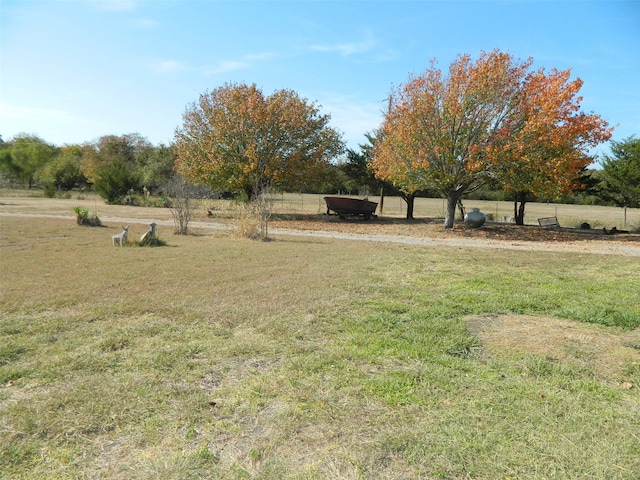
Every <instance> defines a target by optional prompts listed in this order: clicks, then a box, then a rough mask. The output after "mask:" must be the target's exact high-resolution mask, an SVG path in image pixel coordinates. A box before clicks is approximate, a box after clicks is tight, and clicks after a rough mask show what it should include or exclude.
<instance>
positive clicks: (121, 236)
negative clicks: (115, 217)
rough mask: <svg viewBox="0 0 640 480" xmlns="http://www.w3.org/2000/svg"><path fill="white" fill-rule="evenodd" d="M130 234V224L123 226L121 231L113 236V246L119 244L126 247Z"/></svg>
mask: <svg viewBox="0 0 640 480" xmlns="http://www.w3.org/2000/svg"><path fill="white" fill-rule="evenodd" d="M128 234H129V225H127V226H126V227H122V232H121V233H118V234H116V235H114V236H113V237H111V240H112V241H113V246H114V247H115V246H116V244H118V245H120V246H121V247H124V244H125V243H127V235H128Z"/></svg>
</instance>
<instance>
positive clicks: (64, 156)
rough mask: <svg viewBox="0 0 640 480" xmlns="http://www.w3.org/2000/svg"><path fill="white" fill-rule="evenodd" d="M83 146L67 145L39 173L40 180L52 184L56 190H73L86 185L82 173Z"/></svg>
mask: <svg viewBox="0 0 640 480" xmlns="http://www.w3.org/2000/svg"><path fill="white" fill-rule="evenodd" d="M81 167H82V147H81V146H80V145H65V146H63V147H60V148H59V149H58V151H57V153H56V155H55V156H54V157H53V159H52V160H51V161H50V162H49V163H47V164H46V165H45V166H44V168H42V169H41V170H40V171H39V173H38V181H40V182H42V183H44V184H46V185H51V186H53V187H54V189H55V190H73V189H74V188H81V187H83V186H85V185H86V183H87V179H86V177H85V176H84V175H83V174H82V168H81Z"/></svg>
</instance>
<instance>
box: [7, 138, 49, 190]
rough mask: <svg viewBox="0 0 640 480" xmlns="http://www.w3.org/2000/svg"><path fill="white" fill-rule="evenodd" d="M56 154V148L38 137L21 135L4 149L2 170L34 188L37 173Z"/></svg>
mask: <svg viewBox="0 0 640 480" xmlns="http://www.w3.org/2000/svg"><path fill="white" fill-rule="evenodd" d="M54 154H55V147H54V146H53V145H51V144H49V143H47V142H45V141H44V140H43V139H41V138H40V137H38V136H37V135H28V134H20V135H17V136H16V137H14V138H13V139H12V140H10V141H9V142H8V147H7V148H4V149H2V153H1V154H0V162H1V164H2V167H1V168H2V170H3V171H5V172H6V173H9V174H10V175H13V176H15V177H16V178H17V179H18V180H20V181H21V182H23V183H25V184H28V186H29V188H32V187H33V183H34V180H35V176H36V172H37V171H38V170H39V169H41V168H43V167H44V166H45V165H46V164H47V163H48V162H49V161H50V160H51V159H52V158H53V156H54Z"/></svg>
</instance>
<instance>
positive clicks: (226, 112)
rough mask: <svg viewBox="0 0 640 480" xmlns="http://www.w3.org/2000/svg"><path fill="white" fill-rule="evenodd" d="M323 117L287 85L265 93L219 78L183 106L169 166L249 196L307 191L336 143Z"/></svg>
mask: <svg viewBox="0 0 640 480" xmlns="http://www.w3.org/2000/svg"><path fill="white" fill-rule="evenodd" d="M329 120H330V117H329V115H322V114H320V111H319V108H318V107H317V106H316V105H315V104H314V103H310V102H308V101H307V100H306V99H303V98H300V97H299V96H298V94H297V93H295V92H294V91H292V90H278V91H276V92H274V93H273V94H272V95H269V96H265V95H264V94H263V93H262V91H261V90H260V89H258V87H256V85H255V84H254V85H244V84H226V85H224V86H222V87H219V88H217V89H215V90H213V91H211V92H207V93H205V94H203V95H201V96H200V99H199V100H198V102H194V103H193V104H191V105H190V106H189V107H188V108H187V111H186V113H185V114H184V115H183V125H182V128H180V129H178V130H177V131H176V134H175V145H176V155H177V157H176V171H177V172H178V173H180V174H181V175H183V176H184V177H185V178H186V179H187V180H189V181H192V182H194V183H199V184H202V185H207V186H209V187H211V188H212V189H217V190H222V191H227V192H233V193H240V192H244V193H245V194H246V196H247V198H248V199H249V200H253V199H256V198H258V197H259V196H260V194H261V192H262V191H263V190H268V189H270V188H273V189H278V190H284V189H289V190H300V191H304V190H308V189H309V188H311V186H312V185H317V184H320V183H322V182H323V181H324V180H325V179H326V176H327V172H328V170H329V168H328V167H329V166H330V161H331V160H332V159H333V158H335V157H337V156H338V155H339V154H341V153H342V151H343V149H344V144H343V142H342V140H341V136H340V134H339V133H338V132H337V131H336V130H334V129H333V128H331V127H330V126H329Z"/></svg>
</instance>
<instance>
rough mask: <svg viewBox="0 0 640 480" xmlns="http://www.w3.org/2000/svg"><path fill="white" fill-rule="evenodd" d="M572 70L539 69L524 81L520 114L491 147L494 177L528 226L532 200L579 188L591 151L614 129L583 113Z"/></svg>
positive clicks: (518, 217)
mask: <svg viewBox="0 0 640 480" xmlns="http://www.w3.org/2000/svg"><path fill="white" fill-rule="evenodd" d="M570 74H571V72H570V70H565V71H558V70H555V69H552V70H551V71H550V72H549V73H545V72H544V70H538V71H535V72H532V73H530V74H528V75H527V77H526V79H525V81H524V83H523V94H522V97H521V102H520V105H521V107H520V115H518V116H517V117H515V118H514V119H513V122H514V125H511V126H510V128H509V130H508V133H507V134H505V135H503V136H502V137H501V138H500V139H499V140H498V141H496V142H495V143H494V144H492V145H491V146H490V147H489V149H488V155H487V158H488V159H489V160H490V161H491V162H492V163H493V172H494V177H495V179H496V180H497V183H498V184H499V185H500V186H501V188H502V189H503V190H504V191H505V192H507V193H509V194H511V195H512V196H513V199H514V218H515V219H516V223H517V224H518V225H523V224H524V213H525V204H526V202H527V200H528V199H529V198H531V196H535V197H546V198H553V197H557V196H560V195H562V194H566V193H570V192H572V191H575V190H576V189H579V188H581V185H580V184H579V183H578V179H579V176H580V173H581V172H582V171H583V170H584V169H585V168H586V167H587V166H588V165H590V164H591V163H593V161H594V158H593V157H591V156H590V155H589V150H590V149H591V148H593V147H595V146H597V145H598V144H600V143H602V142H605V141H607V140H609V139H610V138H611V132H612V130H613V129H612V128H609V127H608V124H607V122H605V121H604V120H602V118H600V117H599V116H598V115H595V114H593V113H591V114H586V113H584V112H582V111H580V102H581V101H582V97H579V96H578V92H579V91H580V88H581V87H582V84H583V82H582V80H580V79H575V80H573V81H570Z"/></svg>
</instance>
